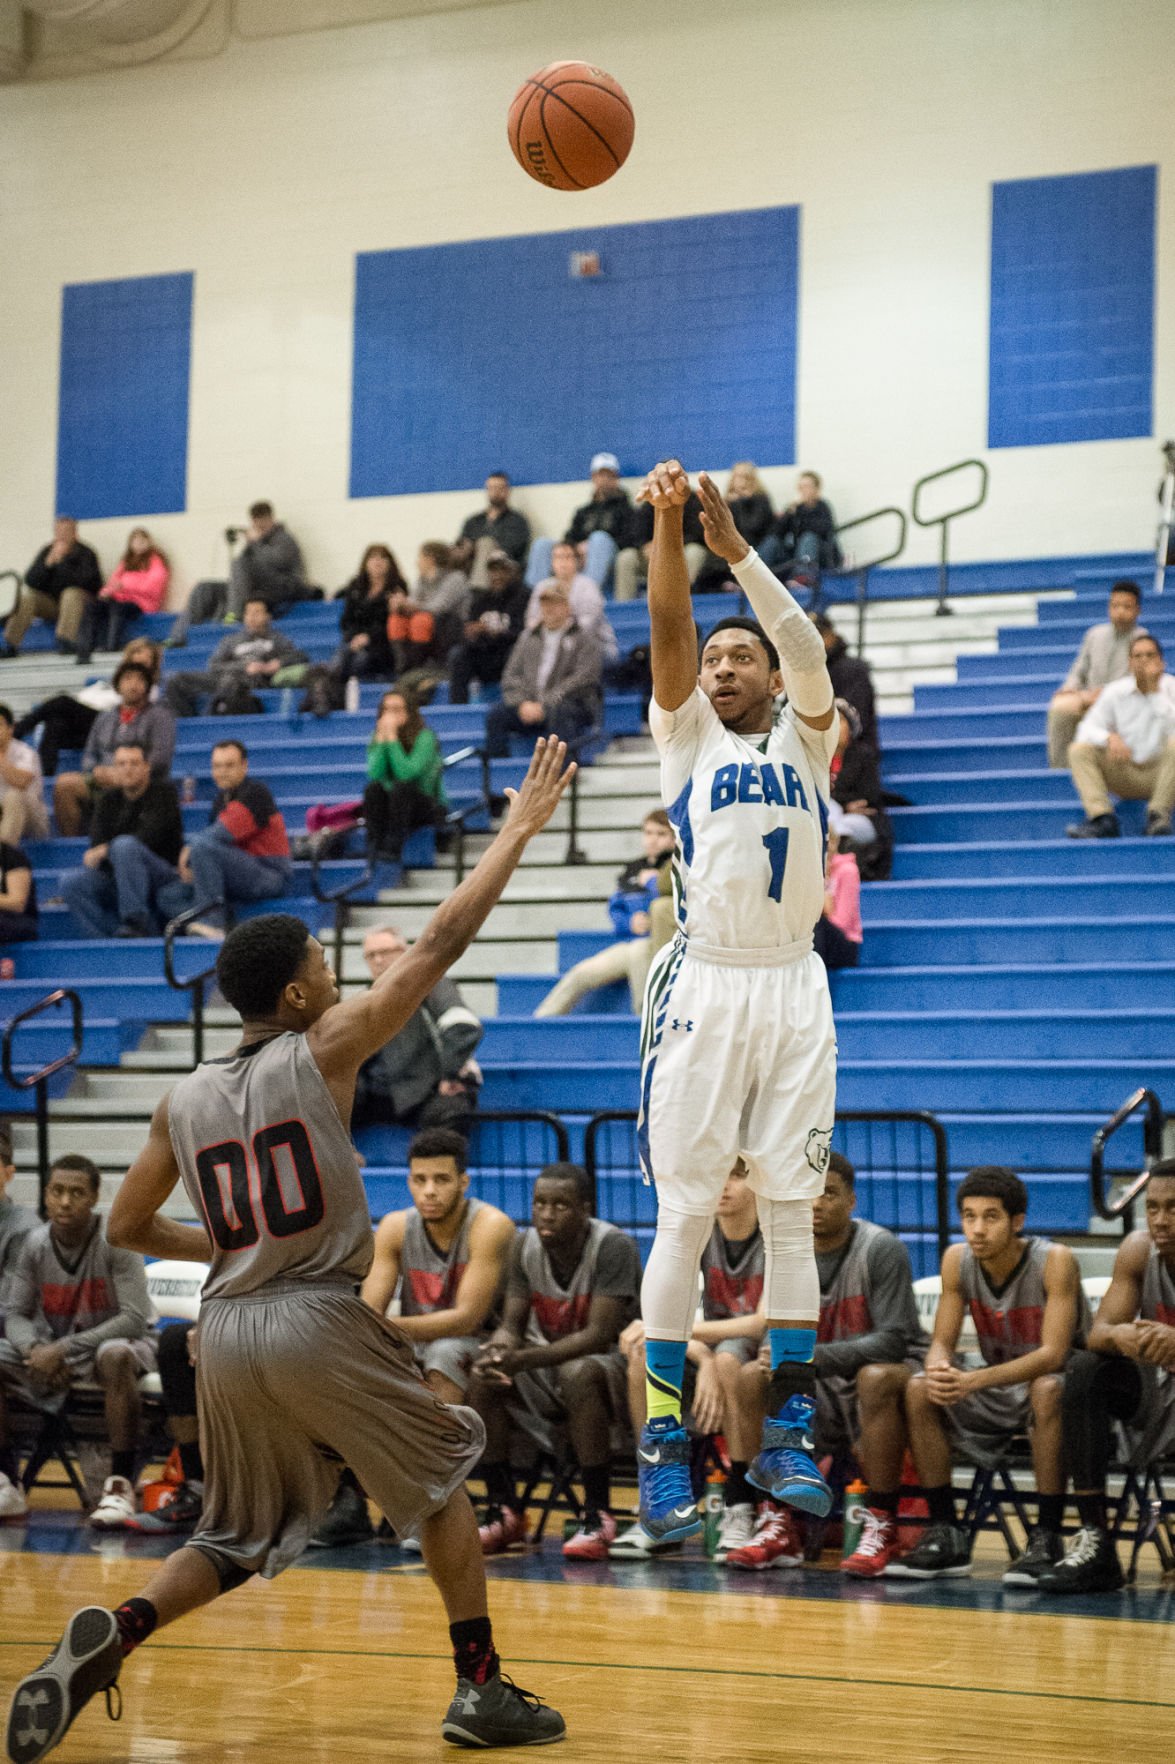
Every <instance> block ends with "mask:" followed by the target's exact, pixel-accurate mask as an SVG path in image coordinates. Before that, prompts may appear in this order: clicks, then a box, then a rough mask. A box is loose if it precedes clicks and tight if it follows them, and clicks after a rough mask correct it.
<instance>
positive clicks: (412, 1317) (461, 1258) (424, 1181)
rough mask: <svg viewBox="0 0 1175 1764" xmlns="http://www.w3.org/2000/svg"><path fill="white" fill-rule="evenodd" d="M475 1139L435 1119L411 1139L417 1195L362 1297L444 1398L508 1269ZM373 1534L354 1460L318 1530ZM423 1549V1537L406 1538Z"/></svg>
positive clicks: (462, 1378)
mask: <svg viewBox="0 0 1175 1764" xmlns="http://www.w3.org/2000/svg"><path fill="white" fill-rule="evenodd" d="M467 1155H468V1148H467V1146H466V1142H465V1139H464V1137H463V1136H462V1135H461V1134H460V1133H455V1132H454V1131H453V1129H452V1128H451V1127H426V1128H424V1129H423V1130H422V1131H421V1132H420V1133H418V1134H417V1135H416V1137H415V1139H414V1140H413V1141H412V1143H411V1145H410V1146H409V1147H408V1191H409V1193H410V1194H411V1196H412V1203H413V1204H412V1205H411V1206H410V1207H408V1208H406V1209H405V1210H404V1211H403V1212H399V1213H388V1214H387V1216H386V1217H385V1218H383V1219H381V1220H380V1223H379V1229H378V1230H377V1231H376V1234H375V1260H374V1261H373V1262H372V1264H371V1272H370V1274H369V1275H368V1276H367V1279H366V1280H365V1281H364V1282H363V1295H362V1296H363V1298H364V1300H365V1302H366V1303H367V1304H369V1305H370V1306H371V1308H372V1310H373V1311H375V1313H376V1314H377V1316H380V1317H385V1316H387V1314H388V1306H389V1305H390V1304H391V1302H392V1300H393V1298H394V1297H395V1295H396V1292H397V1290H398V1291H399V1294H400V1311H399V1315H398V1316H397V1317H393V1318H392V1319H391V1321H392V1322H393V1323H394V1325H395V1326H396V1328H398V1329H399V1330H400V1332H401V1334H403V1335H406V1336H407V1337H408V1339H409V1341H410V1342H412V1344H413V1346H414V1348H415V1350H416V1364H417V1365H418V1366H419V1367H420V1370H421V1371H422V1372H423V1373H424V1376H425V1381H426V1382H427V1383H428V1384H430V1385H431V1386H432V1388H433V1390H434V1391H435V1392H436V1394H437V1396H438V1397H440V1399H441V1401H442V1402H443V1403H463V1402H464V1401H465V1392H466V1389H467V1388H468V1385H469V1377H470V1369H471V1367H472V1365H473V1362H474V1360H475V1359H476V1357H477V1355H478V1353H479V1352H480V1351H481V1347H482V1342H483V1331H484V1328H485V1324H486V1321H487V1319H488V1318H489V1316H490V1314H491V1312H492V1311H493V1309H494V1306H495V1303H496V1302H497V1299H498V1297H499V1295H500V1293H501V1290H502V1286H503V1283H504V1281H505V1277H506V1266H507V1263H508V1261H509V1259H510V1249H511V1246H512V1245H513V1242H514V1235H515V1234H514V1224H513V1221H512V1220H510V1219H508V1218H507V1217H506V1215H505V1213H502V1212H499V1210H498V1208H497V1207H491V1206H487V1205H486V1203H485V1201H480V1200H478V1199H477V1198H476V1197H475V1196H473V1195H471V1194H470V1192H469V1175H468V1172H467V1170H466V1158H467ZM370 1536H371V1520H370V1519H369V1517H368V1513H367V1499H366V1496H365V1495H364V1494H363V1492H362V1490H361V1489H360V1488H359V1485H358V1483H357V1482H356V1480H355V1477H354V1476H353V1474H352V1473H351V1471H350V1470H347V1471H344V1473H343V1475H342V1476H341V1477H340V1479H339V1492H338V1494H337V1495H336V1496H335V1498H334V1501H333V1502H332V1504H331V1510H330V1512H329V1513H328V1514H327V1516H326V1518H325V1519H324V1520H323V1522H322V1524H321V1525H320V1526H319V1528H318V1531H317V1532H316V1533H315V1536H314V1541H315V1543H317V1544H319V1545H320V1546H323V1547H327V1548H329V1547H331V1546H336V1547H337V1546H338V1545H339V1544H343V1543H356V1542H361V1541H363V1540H364V1539H365V1538H368V1537H370ZM400 1542H401V1544H402V1545H403V1546H405V1547H408V1548H410V1549H411V1550H412V1552H413V1553H414V1554H415V1553H416V1551H417V1550H418V1549H419V1547H420V1546H419V1541H418V1539H417V1538H416V1537H415V1536H413V1537H411V1538H401V1540H400Z"/></svg>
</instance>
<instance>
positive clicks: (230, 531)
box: [224, 527, 245, 545]
mask: <svg viewBox="0 0 1175 1764" xmlns="http://www.w3.org/2000/svg"><path fill="white" fill-rule="evenodd" d="M224 536H225V538H226V539H227V540H228V543H229V544H230V545H235V544H236V542H237V540H238V539H243V538H244V537H245V528H244V527H226V528H225V530H224Z"/></svg>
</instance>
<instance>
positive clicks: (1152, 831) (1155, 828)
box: [1146, 809, 1172, 839]
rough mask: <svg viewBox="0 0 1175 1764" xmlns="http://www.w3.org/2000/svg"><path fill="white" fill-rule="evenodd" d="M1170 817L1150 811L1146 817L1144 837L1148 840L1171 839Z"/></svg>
mask: <svg viewBox="0 0 1175 1764" xmlns="http://www.w3.org/2000/svg"><path fill="white" fill-rule="evenodd" d="M1171 831H1172V829H1171V817H1170V815H1161V814H1159V813H1158V811H1157V810H1156V809H1151V811H1150V813H1149V814H1148V815H1147V817H1146V837H1147V838H1148V839H1169V838H1170V837H1171Z"/></svg>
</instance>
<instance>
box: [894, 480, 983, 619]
mask: <svg viewBox="0 0 1175 1764" xmlns="http://www.w3.org/2000/svg"><path fill="white" fill-rule="evenodd" d="M972 466H974V467H975V469H976V471H977V472H978V473H979V495H978V496H977V497H976V498H975V500H974V502H961V503H960V504H959V506H958V507H957V508H949V509H947V511H946V513H945V514H937V515H926V516H923V515H921V514H920V513H919V512H918V510H919V498H920V497H921V495H922V492H923V491H924V490H925V489H926V486H927V485H928V484H937V483H938V482H939V481H940V479H942V478H949V477H950V476H951V475H952V473H954V472H965V471H969V470H970V469H971V467H972ZM988 476H989V474H988V470H987V465H986V463H985V462H984V461H983V460H981V459H961V460H959V461H958V462H957V463H956V464H955V465H949V466H943V468H942V470H941V471H937V472H927V474H926V476H925V477H924V478H919V480H918V482H917V483H916V484H915V486H914V489H913V492H912V495H911V501H910V518H911V520H912V521H913V522H914V524H915V525H916V526H919V527H938V528H939V529H940V532H939V547H938V605H937V606H936V607H935V609H934V611H935V615H936V617H938V618H942V616H943V615H944V614H945V613H949V612H950V610H951V609H950V607H949V606H948V605H947V578H948V575H949V556H950V551H949V540H948V533H949V529H950V524H951V522H952V521H953V520H956V519H957V518H958V516H959V515H965V514H971V513H972V512H973V511H974V510H975V509H977V508H981V507H982V506H983V504H984V503H985V502H986V501H987V481H988Z"/></svg>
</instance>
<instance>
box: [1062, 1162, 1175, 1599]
mask: <svg viewBox="0 0 1175 1764" xmlns="http://www.w3.org/2000/svg"><path fill="white" fill-rule="evenodd" d="M1061 1417H1062V1427H1063V1430H1064V1436H1065V1469H1066V1470H1067V1472H1068V1473H1069V1475H1070V1476H1071V1477H1072V1478H1073V1499H1074V1502H1075V1503H1076V1506H1077V1517H1078V1518H1079V1519H1080V1521H1081V1529H1080V1530H1079V1531H1078V1532H1077V1533H1076V1534H1075V1535H1074V1537H1073V1538H1072V1540H1071V1541H1070V1544H1069V1548H1068V1549H1067V1550H1066V1552H1065V1556H1064V1559H1063V1560H1062V1561H1060V1562H1058V1563H1057V1564H1056V1565H1055V1567H1053V1568H1050V1569H1049V1570H1048V1572H1047V1573H1045V1574H1042V1575H1041V1577H1040V1580H1039V1582H1038V1584H1039V1585H1040V1586H1041V1587H1042V1588H1043V1589H1044V1591H1045V1592H1048V1593H1089V1592H1114V1591H1115V1590H1116V1589H1117V1588H1118V1587H1120V1586H1121V1585H1122V1570H1121V1567H1120V1566H1119V1563H1118V1552H1117V1550H1116V1549H1115V1548H1114V1540H1113V1537H1112V1536H1111V1534H1110V1529H1109V1524H1108V1521H1107V1518H1106V1471H1107V1469H1108V1468H1109V1463H1110V1453H1111V1450H1112V1449H1113V1445H1114V1441H1113V1432H1114V1426H1113V1424H1114V1422H1115V1421H1117V1422H1119V1423H1120V1424H1121V1426H1122V1429H1123V1431H1124V1433H1125V1438H1126V1451H1127V1461H1128V1462H1129V1463H1130V1464H1131V1466H1132V1467H1133V1468H1134V1469H1138V1470H1141V1469H1145V1468H1146V1466H1147V1465H1149V1464H1154V1463H1157V1462H1159V1461H1160V1460H1161V1459H1163V1458H1165V1457H1167V1456H1168V1455H1169V1454H1170V1453H1171V1451H1172V1449H1173V1448H1175V1158H1164V1159H1163V1161H1162V1162H1161V1163H1158V1164H1156V1165H1155V1166H1154V1168H1153V1170H1152V1171H1151V1174H1150V1181H1149V1182H1148V1183H1147V1186H1146V1230H1145V1231H1132V1232H1131V1234H1130V1236H1129V1237H1128V1238H1127V1239H1126V1241H1125V1242H1124V1243H1123V1245H1122V1247H1121V1249H1120V1250H1119V1251H1118V1254H1117V1256H1116V1258H1115V1260H1114V1277H1113V1279H1112V1280H1111V1281H1110V1284H1109V1286H1108V1287H1107V1289H1106V1293H1105V1297H1104V1298H1103V1299H1102V1302H1101V1304H1100V1305H1099V1306H1098V1313H1097V1316H1096V1317H1095V1318H1094V1320H1093V1324H1092V1326H1091V1328H1090V1331H1089V1349H1088V1352H1084V1351H1083V1352H1079V1353H1075V1354H1074V1355H1073V1357H1072V1359H1071V1360H1070V1361H1069V1364H1068V1366H1067V1367H1066V1369H1065V1388H1064V1392H1063V1394H1062V1397H1061Z"/></svg>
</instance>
